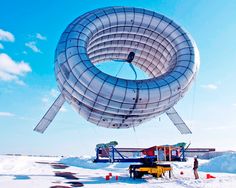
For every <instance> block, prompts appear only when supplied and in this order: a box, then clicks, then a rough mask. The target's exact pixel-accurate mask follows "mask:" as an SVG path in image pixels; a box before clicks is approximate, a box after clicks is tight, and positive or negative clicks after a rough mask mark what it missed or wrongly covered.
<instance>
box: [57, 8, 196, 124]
mask: <svg viewBox="0 0 236 188" xmlns="http://www.w3.org/2000/svg"><path fill="white" fill-rule="evenodd" d="M136 50H138V51H139V53H138V54H135V58H134V60H133V61H132V64H134V65H136V66H138V67H139V68H140V69H142V70H143V71H145V72H146V73H147V74H148V75H149V77H150V78H149V79H146V80H126V79H122V78H116V77H113V76H111V75H108V74H105V73H103V72H102V71H100V70H99V69H98V68H96V66H95V65H94V64H95V63H99V62H103V61H109V60H126V58H127V56H128V54H129V53H130V52H132V51H136ZM198 67H199V54H198V49H197V47H196V45H195V43H194V41H193V40H192V39H190V37H189V35H188V34H187V33H186V32H185V31H183V29H182V28H181V27H180V26H178V25H177V24H176V23H174V22H173V21H172V20H170V19H168V18H166V17H165V16H163V15H160V14H158V13H156V12H152V11H149V10H145V9H140V8H133V7H107V8H101V9H97V10H94V11H91V12H88V13H86V14H84V15H82V16H80V17H78V18H77V19H75V20H74V21H73V22H72V23H71V24H70V25H69V26H68V27H67V28H66V30H65V31H64V32H63V33H62V35H61V38H60V41H59V43H58V46H57V49H56V53H55V74H56V78H57V82H58V86H59V89H60V91H61V93H62V95H63V97H64V98H65V100H66V101H67V102H69V103H70V104H72V105H73V106H74V108H75V109H76V110H77V111H78V112H79V113H80V114H81V115H82V116H83V117H84V118H86V119H87V120H88V121H90V122H92V123H94V124H97V125H99V126H103V127H107V128H128V127H133V126H137V125H139V124H141V123H143V122H144V121H146V120H149V119H151V118H153V117H155V116H158V115H160V114H162V113H164V112H165V111H166V110H168V109H170V108H171V107H172V106H173V105H175V104H176V103H177V102H178V101H179V99H180V98H181V97H183V95H184V93H185V92H186V91H187V90H188V88H189V85H190V83H191V82H192V81H193V79H194V77H195V75H196V72H197V70H198Z"/></svg>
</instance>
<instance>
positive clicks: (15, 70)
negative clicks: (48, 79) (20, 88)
mask: <svg viewBox="0 0 236 188" xmlns="http://www.w3.org/2000/svg"><path fill="white" fill-rule="evenodd" d="M31 71H32V70H31V67H30V66H29V64H28V63H26V62H24V61H20V62H16V61H14V60H13V59H12V58H11V57H9V56H8V55H7V54H5V53H1V54H0V80H3V81H15V82H16V83H17V84H20V85H24V82H23V81H21V80H20V79H19V77H20V76H24V75H25V74H27V73H28V72H31Z"/></svg>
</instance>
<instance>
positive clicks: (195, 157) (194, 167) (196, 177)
mask: <svg viewBox="0 0 236 188" xmlns="http://www.w3.org/2000/svg"><path fill="white" fill-rule="evenodd" d="M197 169H198V160H197V156H194V163H193V173H194V176H195V179H196V180H197V179H199V176H198V171H197Z"/></svg>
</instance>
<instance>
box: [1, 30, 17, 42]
mask: <svg viewBox="0 0 236 188" xmlns="http://www.w3.org/2000/svg"><path fill="white" fill-rule="evenodd" d="M0 41H6V42H14V41H15V37H14V35H13V34H12V33H10V32H8V31H4V30H2V29H0Z"/></svg>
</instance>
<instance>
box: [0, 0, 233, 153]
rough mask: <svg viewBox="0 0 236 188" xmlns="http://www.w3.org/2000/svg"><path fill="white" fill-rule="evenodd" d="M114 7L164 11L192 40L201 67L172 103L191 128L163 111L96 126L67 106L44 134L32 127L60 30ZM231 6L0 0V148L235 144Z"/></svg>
mask: <svg viewBox="0 0 236 188" xmlns="http://www.w3.org/2000/svg"><path fill="white" fill-rule="evenodd" d="M115 5H120V6H135V7H142V8H146V9H150V10H153V11H156V12H159V13H161V14H164V15H166V16H167V17H169V18H171V19H173V20H174V21H175V22H176V23H178V24H179V25H181V26H182V27H183V28H184V29H185V30H187V31H188V32H189V33H190V34H191V35H192V37H193V38H194V39H195V41H196V43H197V45H198V48H199V51H200V58H201V65H200V71H199V73H198V77H197V79H196V81H195V82H194V84H193V86H192V88H191V89H190V91H189V92H188V93H187V95H186V97H184V98H183V99H182V100H181V101H180V102H179V103H178V104H177V105H176V109H177V111H178V112H179V114H180V115H181V116H182V117H183V119H184V120H185V121H186V122H187V123H188V125H189V127H190V128H191V129H192V132H193V134H192V135H188V136H183V135H180V134H179V132H178V131H177V130H176V129H175V128H174V126H173V125H172V123H171V122H170V120H169V119H168V118H167V117H166V116H165V115H162V116H160V118H157V119H154V120H152V121H150V122H147V123H145V124H143V125H140V126H139V127H137V128H136V129H135V130H133V129H127V130H110V129H105V128H100V127H97V126H95V125H92V124H91V123H88V122H86V121H85V120H84V119H83V118H82V117H80V115H79V114H78V113H76V112H75V111H74V110H73V109H72V107H71V106H69V105H68V104H65V105H64V107H63V109H62V110H61V111H60V112H59V114H58V115H57V117H56V119H55V120H54V121H53V123H52V124H51V126H50V127H49V128H48V129H47V131H46V132H45V134H43V135H41V134H38V133H36V132H33V128H34V127H35V125H36V124H37V123H38V121H39V120H40V118H41V117H42V116H43V114H44V113H45V112H46V110H47V109H48V107H49V106H50V105H51V103H52V102H53V100H54V99H55V97H56V96H57V95H58V90H57V85H56V81H55V77H54V70H53V67H54V63H53V62H54V50H55V48H56V45H57V41H58V39H59V37H60V35H61V33H62V32H63V31H64V29H65V28H66V26H67V25H68V24H69V23H70V22H72V21H73V20H74V19H75V18H76V17H78V16H80V15H81V14H83V13H85V12H87V11H90V10H93V9H95V8H100V7H105V6H115ZM235 10H236V1H235V0H229V1H225V2H223V1H220V0H207V1H206V0H190V1H182V0H169V1H166V0H159V1H154V0H153V1H144V0H136V1H132V0H129V1H128V0H122V1H121V0H116V1H114V0H113V1H108V0H104V1H101V0H93V1H92V0H87V1H82V0H81V1H78V0H68V1H59V0H57V1H56V0H52V1H47V0H39V1H37V3H36V2H34V1H30V0H22V1H16V0H15V1H13V0H9V1H3V2H1V6H0V129H1V131H0V153H23V154H53V155H84V154H93V153H94V147H95V145H96V144H97V143H102V142H109V141H110V140H117V141H118V142H119V146H120V147H150V146H152V145H159V144H174V143H176V142H182V141H185V142H191V143H192V145H191V146H192V147H215V148H216V149H217V150H227V149H233V150H236V144H235V141H236V139H235V132H236V116H235V114H236V84H235V83H236V76H235V70H236V38H235V33H236V24H235V20H236V11H235ZM123 71H124V70H123ZM121 74H133V73H132V72H130V71H129V72H123V73H121ZM132 76H133V75H131V77H132Z"/></svg>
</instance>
